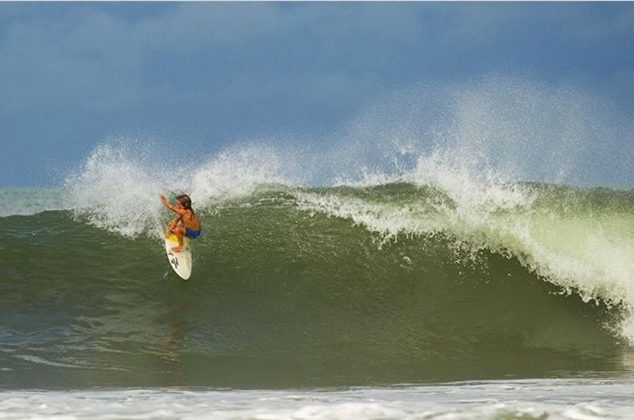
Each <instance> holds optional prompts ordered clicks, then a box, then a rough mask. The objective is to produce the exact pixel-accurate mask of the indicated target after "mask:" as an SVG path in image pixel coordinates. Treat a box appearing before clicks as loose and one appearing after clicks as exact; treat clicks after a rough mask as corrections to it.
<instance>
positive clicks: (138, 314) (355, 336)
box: [0, 83, 634, 419]
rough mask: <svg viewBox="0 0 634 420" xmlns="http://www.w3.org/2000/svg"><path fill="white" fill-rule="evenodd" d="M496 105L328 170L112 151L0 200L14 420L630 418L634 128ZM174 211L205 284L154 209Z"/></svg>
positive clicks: (480, 104) (298, 158) (303, 159)
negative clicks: (186, 201) (180, 209)
mask: <svg viewBox="0 0 634 420" xmlns="http://www.w3.org/2000/svg"><path fill="white" fill-rule="evenodd" d="M498 86H499V83H496V84H495V89H493V90H492V91H487V90H486V89H484V92H479V93H478V92H477V91H476V92H475V93H473V92H471V91H468V90H467V91H466V92H462V93H461V94H456V95H449V96H448V97H451V98H456V100H457V101H458V104H457V105H456V106H454V107H453V108H452V107H451V106H450V107H449V108H450V109H451V110H452V112H450V113H449V114H451V115H450V118H449V120H450V121H449V122H448V123H447V121H445V123H446V124H445V126H444V127H445V129H444V130H442V131H441V132H440V134H438V133H437V132H436V129H437V128H438V127H441V128H442V120H443V118H444V116H443V112H445V110H446V109H445V108H443V107H442V106H434V107H432V108H433V110H434V111H433V112H431V113H428V114H425V113H424V112H423V113H422V115H421V114H420V113H418V114H417V113H411V112H409V110H407V109H406V110H402V109H399V108H398V107H396V108H395V109H394V110H392V111H393V112H392V113H391V114H390V112H386V110H385V109H382V110H378V111H376V110H374V111H373V110H371V111H370V115H369V116H367V117H365V118H361V119H360V120H359V121H356V122H354V123H353V124H351V128H350V131H348V132H344V133H337V135H340V136H341V139H340V140H337V141H333V142H330V143H329V146H328V147H321V146H315V147H313V149H311V148H310V147H309V146H308V145H307V144H308V143H310V142H309V141H304V142H301V141H300V142H296V143H292V142H291V143H289V144H283V142H280V141H277V142H275V141H273V142H271V143H267V142H265V141H263V142H251V143H244V144H236V145H235V146H234V147H231V148H228V149H226V150H223V151H220V152H218V153H214V154H210V155H208V156H206V155H204V154H203V155H202V156H197V157H195V158H190V157H187V156H184V157H183V162H170V163H167V162H165V159H164V158H163V156H166V153H165V151H166V150H165V148H161V147H160V146H157V145H156V144H152V143H151V142H150V143H144V142H142V141H129V139H115V140H108V141H106V142H105V143H104V144H102V145H100V146H99V147H96V148H95V149H94V150H93V151H92V153H91V154H90V155H89V156H87V158H86V159H85V160H84V161H83V162H81V164H80V165H78V166H77V167H73V168H69V170H68V173H67V176H66V177H65V179H64V180H63V182H60V183H59V184H58V185H57V186H54V187H41V188H17V187H0V417H3V418H174V417H183V418H232V419H233V418H236V419H242V418H257V419H270V418H293V419H304V418H306V419H308V418H310V419H317V418H319V419H320V418H341V419H350V418H361V419H365V418H367V419H375V418H382V419H384V418H417V419H420V418H437V419H450V418H451V419H471V418H496V419H511V418H522V419H543V418H567V419H595V418H631V417H632V415H631V413H632V412H634V399H633V398H632V397H631V396H632V395H634V347H633V346H634V190H632V186H631V182H630V181H631V179H632V166H631V162H630V160H629V159H628V156H631V150H629V149H623V150H621V149H618V150H617V149H614V151H612V149H610V148H609V146H610V145H611V144H614V142H612V140H610V139H613V138H619V136H621V135H622V134H623V133H631V130H630V129H629V128H628V127H630V126H631V124H630V125H628V124H629V123H628V124H622V123H620V122H619V120H618V118H614V116H610V115H608V116H603V117H601V116H600V117H599V118H597V117H596V115H594V114H593V112H594V111H592V112H591V111H588V110H595V109H597V107H596V106H594V105H593V104H590V105H592V106H590V105H588V104H585V103H584V101H583V100H582V99H583V98H581V99H580V97H579V96H578V95H572V97H568V96H566V95H568V94H566V93H565V92H564V93H563V94H562V93H557V92H556V93H555V94H553V93H552V92H550V91H544V90H543V89H542V90H539V89H534V86H529V87H528V88H520V89H519V91H518V90H517V89H515V88H514V87H513V86H511V88H509V89H510V90H509V89H506V90H505V89H501V90H500V88H499V87H498ZM514 89H515V90H514ZM569 96H570V95H569ZM509 98H511V99H512V100H513V101H515V99H517V98H521V99H522V100H521V101H515V102H513V101H512V103H508V101H509V100H510V99H509ZM427 99H430V98H427ZM433 99H434V98H431V100H425V101H421V102H424V103H431V104H434V105H436V104H437V102H434V101H433ZM397 102H398V101H397ZM441 102H442V101H441ZM388 105H389V104H388ZM441 105H442V104H441ZM388 108H390V107H389V106H388ZM388 111H390V110H389V109H388ZM373 113H374V114H373ZM376 115H383V117H381V118H375V116H376ZM403 115H405V116H408V115H410V116H412V118H411V120H412V121H416V123H413V122H412V121H409V120H407V119H406V120H405V121H403V120H402V118H403ZM392 120H394V121H392ZM420 121H423V123H420ZM438 121H440V122H438ZM417 124H420V125H417ZM434 124H436V125H434ZM429 133H432V134H429ZM426 135H432V137H435V141H434V142H432V143H433V144H434V146H433V147H427V146H425V144H429V142H427V143H426V142H425V141H422V140H421V139H423V140H424V139H425V136H426ZM518 139H519V140H518ZM553 139H555V140H556V141H555V140H553ZM597 139H601V142H598V140H597ZM278 140H279V139H278ZM599 143H600V146H596V145H597V144H599ZM280 144H283V146H280ZM619 150H620V151H619ZM628 150H629V152H628ZM628 153H629V154H628ZM595 158H596V159H595ZM606 159H607V160H609V161H610V162H611V163H610V165H605V164H602V165H599V164H598V163H597V162H599V161H601V160H603V162H605V161H606ZM607 170H611V171H613V172H614V174H616V175H614V176H615V179H618V180H619V183H618V186H615V185H612V186H611V187H601V186H596V185H601V184H600V183H596V182H595V183H593V182H592V181H593V179H595V178H593V177H596V176H600V175H601V174H602V173H603V172H605V171H607ZM601 171H603V172H601ZM531 180H532V181H531ZM535 180H537V181H535ZM628 180H630V181H628ZM529 181H531V182H529ZM567 181H571V182H567ZM572 181H574V182H572ZM628 182H629V183H628ZM584 185H586V186H584ZM588 185H595V186H588ZM183 192H186V193H189V194H190V195H191V197H192V200H193V206H194V209H195V210H196V212H197V214H198V215H199V217H200V219H201V222H202V226H203V234H202V236H201V237H200V238H199V239H197V240H195V241H194V242H193V245H192V246H193V248H192V251H193V258H194V260H193V273H192V276H191V278H190V280H189V281H182V280H180V279H179V278H178V277H177V276H176V275H175V274H174V273H173V272H172V270H171V268H170V266H169V264H168V262H167V259H166V256H165V253H164V249H163V245H162V239H161V237H162V231H163V229H164V226H165V224H166V222H167V221H168V220H169V217H170V214H169V212H168V211H167V210H166V209H165V208H163V207H162V205H161V203H160V201H159V199H158V197H159V195H160V194H167V195H168V196H169V197H172V198H173V197H174V196H175V195H176V194H179V193H183Z"/></svg>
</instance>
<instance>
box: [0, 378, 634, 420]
mask: <svg viewBox="0 0 634 420" xmlns="http://www.w3.org/2000/svg"><path fill="white" fill-rule="evenodd" d="M633 388H634V385H633V384H632V383H631V382H628V381H614V380H612V381H599V380H552V379H550V380H526V381H495V382H479V383H451V384H439V385H429V386H410V387H394V388H361V389H351V390H338V391H329V390H322V391H286V390H280V391H258V390H253V391H241V390H232V391H215V390H189V389H149V390H136V389H134V390H125V389H124V390H111V391H107V390H95V391H4V392H2V393H0V417H2V418H6V419H22V418H48V419H119V418H143V419H145V418H148V419H167V418H183V419H207V418H213V419H234V420H238V419H351V418H354V419H377V418H389V419H421V418H435V419H463V420H467V419H496V418H546V417H548V418H549V419H627V418H630V417H631V412H632V409H633V408H634V406H633V405H632V399H631V394H632V391H633Z"/></svg>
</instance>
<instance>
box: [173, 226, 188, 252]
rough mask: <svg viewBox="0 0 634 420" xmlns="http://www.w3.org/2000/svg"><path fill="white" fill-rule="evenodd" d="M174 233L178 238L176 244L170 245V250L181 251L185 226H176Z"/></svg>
mask: <svg viewBox="0 0 634 420" xmlns="http://www.w3.org/2000/svg"><path fill="white" fill-rule="evenodd" d="M174 233H175V234H176V237H177V238H178V246H175V247H172V251H174V252H181V251H182V250H183V236H184V235H185V228H184V227H183V226H176V227H175V228H174Z"/></svg>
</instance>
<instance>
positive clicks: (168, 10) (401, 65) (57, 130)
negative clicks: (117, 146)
mask: <svg viewBox="0 0 634 420" xmlns="http://www.w3.org/2000/svg"><path fill="white" fill-rule="evenodd" d="M491 74H494V75H504V76H508V77H515V78H521V79H526V80H531V81H534V82H535V83H538V84H548V85H553V86H558V85H565V86H573V87H575V86H576V87H579V89H581V90H583V92H586V94H588V95H593V96H594V97H597V98H600V100H601V101H605V102H606V103H609V104H610V106H611V107H612V109H613V110H616V111H613V112H616V113H617V114H618V115H617V116H616V117H615V118H617V119H619V120H621V121H632V117H633V116H634V4H633V3H609V4H604V3H476V4H471V3H397V4H394V3H0V126H1V127H2V130H1V131H0V145H1V150H2V152H1V153H0V185H51V184H59V183H60V182H62V180H63V177H64V174H65V170H66V168H68V167H71V166H73V165H77V163H78V162H81V161H82V160H83V159H85V157H86V156H87V155H88V154H89V153H90V151H91V150H93V149H94V148H95V147H96V145H98V144H101V143H103V142H104V141H107V139H108V138H111V137H113V136H129V137H142V138H152V139H154V141H156V142H159V143H164V144H167V145H168V146H169V145H180V146H179V147H183V148H186V149H187V151H186V152H183V153H198V154H206V153H214V151H217V150H220V149H222V148H223V147H225V146H227V145H230V144H232V143H233V142H236V141H241V140H243V139H249V138H257V137H263V136H271V135H273V136H274V135H277V134H280V133H282V134H284V136H293V135H297V136H298V137H301V138H310V139H312V140H307V141H311V142H319V141H327V140H325V139H327V138H330V137H329V133H332V132H335V131H336V130H338V129H339V128H340V127H341V126H342V125H345V124H347V123H348V122H350V121H351V120H353V119H354V118H355V115H358V114H359V112H360V110H363V109H365V108H367V107H368V106H370V105H371V104H373V103H375V102H376V101H377V100H380V98H382V97H384V96H385V95H389V93H390V92H394V91H403V90H407V89H408V87H410V86H418V85H420V84H421V83H423V84H427V85H433V84H441V85H442V84H451V83H456V84H460V83H462V84H465V83H469V81H471V80H479V79H481V78H486V77H488V75H491ZM627 134H628V133H626V135H624V136H619V139H618V140H615V142H616V143H614V144H615V147H620V146H623V147H625V148H627V150H632V149H631V148H630V146H629V144H630V143H631V142H632V141H633V140H634V139H633V138H632V136H629V137H628V135H627ZM320 139H321V140H320ZM597 141H600V140H598V139H597ZM618 142H622V144H618ZM624 173H625V174H631V173H632V172H631V171H629V172H628V171H625V172H624ZM619 176H621V177H622V176H623V173H621V174H620V175H619ZM602 177H603V178H598V179H599V181H605V182H606V183H610V182H612V181H613V180H612V179H610V175H609V174H606V175H602ZM632 182H634V180H633V179H629V180H627V183H629V184H630V185H631V184H632Z"/></svg>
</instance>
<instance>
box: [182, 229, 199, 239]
mask: <svg viewBox="0 0 634 420" xmlns="http://www.w3.org/2000/svg"><path fill="white" fill-rule="evenodd" d="M201 232H202V229H198V230H191V229H190V228H185V236H187V237H188V238H192V239H196V238H198V237H199V236H200V233H201Z"/></svg>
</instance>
